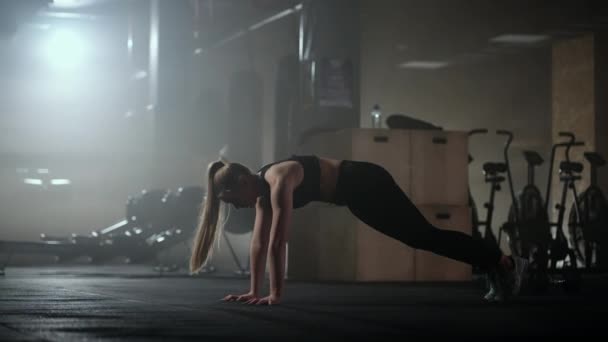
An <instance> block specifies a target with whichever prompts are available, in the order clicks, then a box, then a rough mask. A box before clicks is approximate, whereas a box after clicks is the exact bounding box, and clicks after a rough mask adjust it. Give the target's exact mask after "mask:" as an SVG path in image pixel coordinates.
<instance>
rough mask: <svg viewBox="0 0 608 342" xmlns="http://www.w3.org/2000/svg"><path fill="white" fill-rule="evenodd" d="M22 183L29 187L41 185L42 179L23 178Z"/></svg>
mask: <svg viewBox="0 0 608 342" xmlns="http://www.w3.org/2000/svg"><path fill="white" fill-rule="evenodd" d="M23 183H25V184H31V185H42V179H36V178H25V179H23Z"/></svg>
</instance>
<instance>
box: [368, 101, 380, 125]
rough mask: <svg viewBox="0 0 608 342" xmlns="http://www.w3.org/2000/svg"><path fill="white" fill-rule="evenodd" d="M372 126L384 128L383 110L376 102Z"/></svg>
mask: <svg viewBox="0 0 608 342" xmlns="http://www.w3.org/2000/svg"><path fill="white" fill-rule="evenodd" d="M371 116H372V128H382V111H381V110H380V106H379V105H378V104H375V105H374V107H373V108H372V111H371Z"/></svg>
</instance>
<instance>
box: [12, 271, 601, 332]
mask: <svg viewBox="0 0 608 342" xmlns="http://www.w3.org/2000/svg"><path fill="white" fill-rule="evenodd" d="M607 284H608V281H607V279H605V278H604V277H603V276H599V275H595V276H585V278H584V282H583V285H582V289H581V291H580V292H579V293H577V294H575V295H567V294H565V293H564V292H563V291H562V290H561V289H558V288H552V289H551V290H550V291H549V292H548V293H546V294H544V295H534V296H521V297H518V298H516V299H514V300H512V301H510V302H509V303H503V304H490V303H485V302H484V301H483V300H482V295H483V286H482V283H481V281H480V280H477V281H473V282H467V283H340V282H323V283H321V282H301V281H291V280H287V281H286V289H285V291H286V292H285V295H284V297H283V299H282V303H281V304H280V305H275V306H249V305H245V304H241V303H226V302H222V301H220V298H221V297H223V296H224V295H226V294H228V293H242V292H243V291H244V290H247V289H248V279H247V278H239V277H229V276H228V277H227V276H219V275H207V276H197V277H191V276H188V275H187V274H185V272H177V273H165V274H160V273H156V272H155V271H154V270H153V269H152V268H150V267H148V266H136V265H132V266H112V267H89V266H84V267H83V266H78V267H38V268H25V267H24V268H20V267H13V268H8V269H7V270H6V274H5V275H4V276H2V277H0V341H161V340H162V341H167V340H176V341H180V340H199V341H225V340H241V341H244V340H247V341H257V340H259V341H262V340H264V341H268V340H269V339H270V340H272V339H277V340H278V339H285V338H288V339H289V340H306V341H314V340H336V339H337V340H342V339H349V340H350V339H355V340H359V339H368V338H374V339H375V338H381V339H382V338H390V339H391V340H392V339H395V338H396V339H400V340H404V339H409V340H411V339H412V338H416V337H425V336H451V337H491V336H500V337H505V336H553V335H560V336H569V335H570V336H590V335H596V336H604V335H607V334H606V332H605V328H606V326H604V324H605V323H606V321H607V317H608V308H607V306H606V304H607V303H608V300H607V296H606V292H605V289H607V288H608V287H607V286H606V285H607Z"/></svg>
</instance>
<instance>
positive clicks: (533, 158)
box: [524, 151, 544, 166]
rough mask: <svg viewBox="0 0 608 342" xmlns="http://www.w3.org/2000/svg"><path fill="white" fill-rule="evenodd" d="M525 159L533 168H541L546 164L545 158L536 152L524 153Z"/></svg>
mask: <svg viewBox="0 0 608 342" xmlns="http://www.w3.org/2000/svg"><path fill="white" fill-rule="evenodd" d="M524 158H526V161H527V162H528V164H530V165H532V166H539V165H541V164H542V163H543V162H544V160H543V157H541V156H540V154H538V152H536V151H524Z"/></svg>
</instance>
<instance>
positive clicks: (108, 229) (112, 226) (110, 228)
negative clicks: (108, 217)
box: [101, 220, 127, 234]
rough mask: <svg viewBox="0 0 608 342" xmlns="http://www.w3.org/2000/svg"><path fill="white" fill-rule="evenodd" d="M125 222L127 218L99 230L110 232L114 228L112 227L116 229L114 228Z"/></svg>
mask: <svg viewBox="0 0 608 342" xmlns="http://www.w3.org/2000/svg"><path fill="white" fill-rule="evenodd" d="M125 224H127V220H122V221H120V222H118V223H116V224H113V225H111V226H109V227H108V228H105V229H103V230H102V231H101V234H107V233H109V232H111V231H112V230H114V229H116V228H118V227H120V226H124V225H125Z"/></svg>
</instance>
